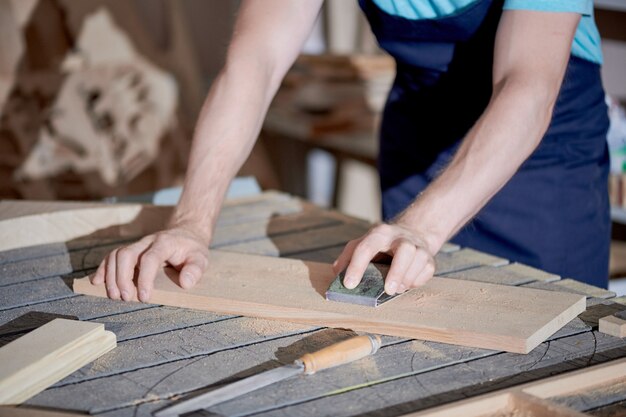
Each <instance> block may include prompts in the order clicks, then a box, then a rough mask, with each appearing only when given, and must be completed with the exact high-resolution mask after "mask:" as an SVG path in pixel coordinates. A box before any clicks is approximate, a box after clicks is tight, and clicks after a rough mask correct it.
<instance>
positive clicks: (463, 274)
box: [445, 266, 535, 285]
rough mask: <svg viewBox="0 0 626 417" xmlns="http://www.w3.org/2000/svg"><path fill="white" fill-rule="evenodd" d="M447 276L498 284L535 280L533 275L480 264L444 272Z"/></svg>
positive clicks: (517, 283) (524, 282) (520, 283)
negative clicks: (456, 270) (474, 266)
mask: <svg viewBox="0 0 626 417" xmlns="http://www.w3.org/2000/svg"><path fill="white" fill-rule="evenodd" d="M445 276H446V277H448V278H456V279H466V280H470V281H478V282H489V283H491V284H500V285H522V284H527V283H529V282H533V281H535V279H534V278H533V277H529V276H528V275H524V274H523V273H520V272H517V271H511V270H507V269H504V267H495V266H480V267H476V268H470V269H463V270H461V271H458V272H450V273H447V274H445Z"/></svg>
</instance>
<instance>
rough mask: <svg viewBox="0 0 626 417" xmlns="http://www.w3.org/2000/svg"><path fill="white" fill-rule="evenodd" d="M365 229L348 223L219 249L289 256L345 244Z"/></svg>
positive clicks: (365, 229) (365, 228)
mask: <svg viewBox="0 0 626 417" xmlns="http://www.w3.org/2000/svg"><path fill="white" fill-rule="evenodd" d="M367 229H368V228H367V227H364V226H362V225H359V224H352V223H348V224H342V225H338V226H329V227H320V228H317V229H312V230H307V231H304V232H300V233H291V234H286V235H279V236H276V237H270V238H265V239H258V240H254V241H251V242H244V243H239V244H233V245H226V246H222V247H220V250H223V251H228V252H239V253H246V254H254V255H264V256H289V255H294V254H298V253H301V252H309V251H312V250H315V249H323V248H328V247H331V246H337V245H343V244H346V243H347V242H349V241H350V240H352V239H355V238H357V237H359V236H361V235H362V234H363V233H365V232H366V231H367Z"/></svg>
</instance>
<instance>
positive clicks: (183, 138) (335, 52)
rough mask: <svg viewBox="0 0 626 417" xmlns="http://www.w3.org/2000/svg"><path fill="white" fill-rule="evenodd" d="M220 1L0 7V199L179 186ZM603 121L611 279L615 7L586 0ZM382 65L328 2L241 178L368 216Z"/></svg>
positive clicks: (623, 70)
mask: <svg viewBox="0 0 626 417" xmlns="http://www.w3.org/2000/svg"><path fill="white" fill-rule="evenodd" d="M238 7H239V1H235V0H107V1H104V0H0V198H2V199H36V200H54V199H71V200H93V199H102V198H107V197H112V196H118V197H119V196H126V195H136V194H142V193H150V192H154V191H156V190H159V189H163V188H167V187H175V186H180V185H181V184H182V180H183V176H184V170H185V164H186V160H187V154H188V151H189V145H190V140H191V133H192V131H193V126H194V122H195V120H196V117H197V115H198V111H199V109H200V107H201V105H202V102H203V100H204V97H205V95H206V93H207V90H208V88H209V87H210V85H211V82H212V80H213V79H214V78H215V76H216V75H217V73H218V71H219V70H220V68H221V65H222V63H223V61H224V55H225V52H226V47H227V45H228V42H229V38H230V35H231V31H232V26H233V23H234V20H235V17H236V14H237V9H238ZM595 13H596V21H597V23H598V26H599V29H600V32H601V35H602V37H603V52H604V59H605V65H604V67H603V78H604V83H605V88H606V91H607V93H608V94H609V98H608V100H609V102H610V106H611V111H610V112H611V119H612V128H611V132H610V133H609V138H608V140H609V146H610V149H611V157H612V176H611V181H610V190H611V199H612V204H613V213H612V215H613V218H614V239H615V242H614V245H613V257H612V265H611V271H612V274H614V275H615V276H620V275H621V276H624V275H626V243H624V241H626V210H625V209H624V207H626V176H625V174H624V172H625V171H626V115H625V113H624V110H623V107H622V106H623V105H624V104H625V103H626V0H596V1H595ZM393 77H394V62H393V60H392V59H390V58H389V57H388V56H386V55H385V54H383V53H382V52H381V51H380V50H379V49H378V47H377V45H376V42H375V41H374V39H373V37H372V35H371V33H370V31H369V28H368V26H367V24H366V22H365V20H364V18H363V17H362V16H361V14H360V12H359V10H358V4H357V2H356V1H352V0H327V1H326V3H325V5H324V10H323V12H322V14H321V15H320V18H319V20H318V22H317V24H316V26H315V29H314V30H313V32H312V34H311V36H310V39H309V40H308V41H307V43H306V45H305V46H304V49H303V51H302V55H301V56H300V58H299V59H298V60H297V62H296V63H295V65H294V66H293V68H292V69H291V70H290V71H289V73H288V75H287V77H286V78H285V80H284V82H283V85H282V87H281V89H280V91H279V93H278V94H277V96H276V98H275V100H274V102H273V104H272V106H271V108H270V110H269V113H268V116H267V119H266V121H265V124H264V127H263V131H262V133H261V137H260V138H259V141H258V142H257V145H256V146H255V148H254V150H253V151H252V154H251V156H250V158H249V159H248V161H247V162H246V164H245V165H244V167H243V168H242V170H241V172H240V175H242V176H253V177H255V178H256V180H257V181H258V183H259V185H260V186H261V188H263V189H278V190H282V191H286V192H289V193H292V194H295V195H298V196H301V197H304V198H306V199H308V200H311V201H313V202H314V203H316V204H319V205H322V206H326V207H335V208H337V209H339V210H341V211H343V212H346V213H348V214H351V215H354V216H357V217H361V218H364V219H367V220H371V221H378V220H380V214H379V213H380V208H379V207H380V194H379V188H378V177H377V172H376V156H377V142H376V129H377V124H378V121H379V118H380V111H381V109H382V106H383V104H384V101H385V98H386V93H387V90H388V88H389V86H390V84H391V82H392V81H393Z"/></svg>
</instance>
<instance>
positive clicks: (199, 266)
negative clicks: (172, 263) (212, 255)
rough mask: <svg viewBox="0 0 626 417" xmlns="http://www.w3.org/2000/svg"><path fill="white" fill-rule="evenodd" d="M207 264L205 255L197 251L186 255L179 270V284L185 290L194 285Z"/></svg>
mask: <svg viewBox="0 0 626 417" xmlns="http://www.w3.org/2000/svg"><path fill="white" fill-rule="evenodd" d="M208 266H209V261H208V259H207V258H206V256H204V255H202V254H199V253H194V254H192V255H190V256H188V257H187V259H186V260H185V264H184V265H183V267H182V269H181V270H180V286H181V287H182V288H184V289H186V290H187V289H189V288H191V287H193V286H194V285H196V284H197V283H198V281H200V278H201V277H202V275H203V274H204V271H206V270H207V268H208Z"/></svg>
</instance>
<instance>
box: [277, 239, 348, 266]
mask: <svg viewBox="0 0 626 417" xmlns="http://www.w3.org/2000/svg"><path fill="white" fill-rule="evenodd" d="M345 247H346V245H345V243H342V244H340V245H335V246H330V247H327V248H322V249H315V250H310V251H305V252H298V253H294V254H290V255H285V257H286V258H293V259H302V260H303V261H312V262H323V263H333V262H335V259H337V257H338V256H339V255H340V254H341V252H342V251H343V248H345Z"/></svg>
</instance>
